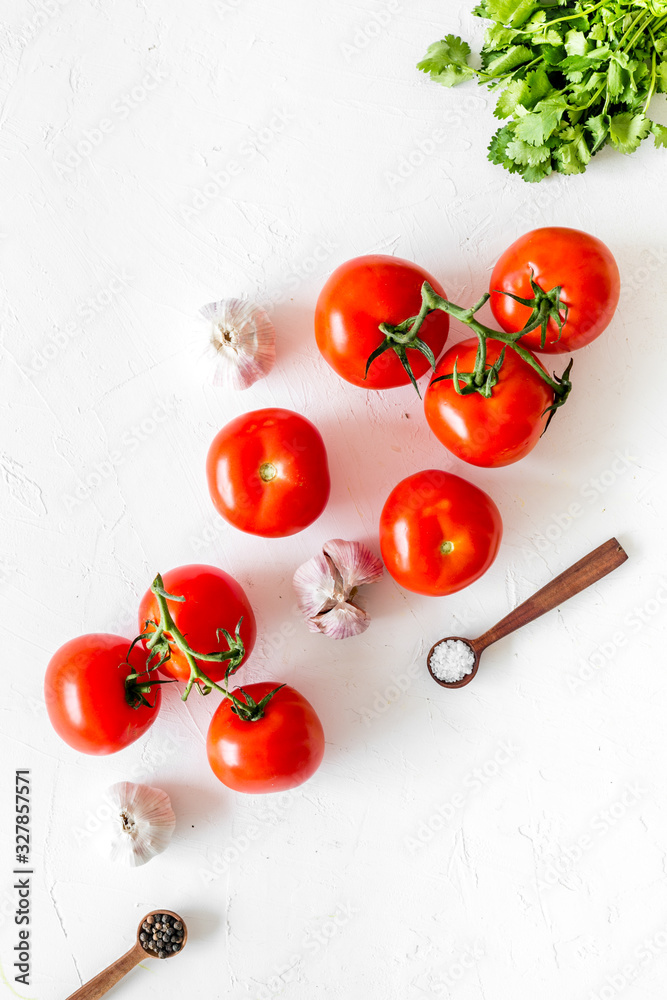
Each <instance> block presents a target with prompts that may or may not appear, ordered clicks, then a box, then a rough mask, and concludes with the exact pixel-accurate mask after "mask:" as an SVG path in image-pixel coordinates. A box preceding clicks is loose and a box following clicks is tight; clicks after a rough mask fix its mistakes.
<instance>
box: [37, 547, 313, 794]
mask: <svg viewBox="0 0 667 1000" xmlns="http://www.w3.org/2000/svg"><path fill="white" fill-rule="evenodd" d="M158 579H159V586H158V585H157V584H156V583H154V584H153V586H152V587H151V588H150V589H149V590H147V591H146V593H145V595H144V597H143V598H142V600H141V603H140V606H139V629H140V632H141V636H140V638H139V639H137V640H135V641H134V642H133V643H131V642H130V640H129V639H126V638H124V637H122V636H118V635H108V634H104V633H93V634H89V635H83V636H79V637H77V638H76V639H71V640H70V641H69V642H67V643H65V645H64V646H61V648H60V649H59V650H58V651H57V652H56V653H55V654H54V656H53V657H52V658H51V661H50V662H49V665H48V667H47V670H46V678H45V694H46V707H47V711H48V714H49V718H50V719H51V723H52V725H53V727H54V729H55V730H56V732H57V733H58V735H59V736H60V737H61V738H62V739H63V740H64V741H65V742H66V743H68V744H69V745H70V746H71V747H73V748H74V749H75V750H78V751H79V752H81V753H87V754H110V753H115V752H116V751H118V750H122V749H123V748H124V747H127V746H129V745H130V744H131V743H134V741H135V740H137V739H139V737H141V736H142V735H143V734H144V733H145V732H146V731H147V730H148V729H149V728H150V727H151V726H152V725H153V723H154V722H155V720H156V718H157V716H158V713H159V711H160V707H161V702H162V694H161V684H163V683H171V682H173V683H180V684H185V686H186V687H185V690H186V691H187V692H188V693H189V689H190V687H192V686H195V685H196V686H197V687H198V688H199V690H200V691H201V693H203V694H208V693H210V692H211V691H213V690H217V691H220V692H221V693H222V694H223V696H224V697H223V700H222V701H221V703H220V705H219V706H218V708H217V710H216V712H215V713H214V715H213V717H212V719H211V723H210V726H209V730H208V736H207V744H206V749H207V755H208V760H209V764H210V765H211V768H212V770H213V772H214V774H215V775H216V776H217V777H218V778H219V779H220V781H221V782H223V784H225V785H227V786H228V787H229V788H233V789H236V790H237V791H242V792H251V793H259V792H277V791H285V790H286V789H289V788H293V787H295V786H296V785H299V784H301V783H302V782H303V781H306V780H307V779H308V778H309V777H310V776H311V775H312V774H313V773H314V772H315V771H316V770H317V768H318V767H319V765H320V763H321V761H322V757H323V755H324V733H323V730H322V725H321V723H320V720H319V718H318V716H317V714H316V712H315V710H314V709H313V707H312V705H311V704H310V703H309V702H308V701H307V700H306V698H304V697H303V695H301V694H299V692H298V691H296V690H295V689H294V688H292V687H289V686H288V685H280V686H279V687H276V686H275V685H274V684H271V683H268V682H259V683H255V684H249V685H247V686H246V687H244V688H236V689H234V690H232V689H230V688H229V685H228V681H229V678H230V677H231V676H232V674H234V673H235V672H236V671H237V670H238V669H239V667H240V666H241V665H242V664H243V663H244V662H245V661H246V659H247V658H248V657H249V656H250V654H251V653H252V649H253V646H254V644H255V639H256V636H257V627H256V622H255V614H254V612H253V609H252V607H251V605H250V602H249V600H248V597H247V595H246V593H245V591H244V590H243V588H242V587H241V586H240V584H239V583H238V582H237V581H236V580H234V579H233V577H231V576H230V575H229V574H228V573H225V572H224V571H223V570H221V569H218V568H217V567H215V566H203V565H191V566H181V567H178V568H177V569H173V570H171V571H170V572H168V573H165V575H164V578H163V577H159V578H158ZM167 595H168V596H167ZM161 626H162V627H166V628H168V629H169V631H168V632H167V633H166V635H165V636H164V639H163V642H164V646H165V649H166V650H168V652H167V655H166V656H164V657H163V656H159V657H158V658H157V669H152V667H151V660H152V658H153V656H154V655H155V653H156V650H158V649H159V646H158V645H157V644H156V642H155V640H156V638H161V637H162V634H161ZM232 633H233V636H232ZM186 637H187V638H186ZM198 651H206V652H198ZM269 704H270V711H268V710H267V709H268V706H269Z"/></svg>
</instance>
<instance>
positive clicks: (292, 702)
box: [206, 681, 324, 795]
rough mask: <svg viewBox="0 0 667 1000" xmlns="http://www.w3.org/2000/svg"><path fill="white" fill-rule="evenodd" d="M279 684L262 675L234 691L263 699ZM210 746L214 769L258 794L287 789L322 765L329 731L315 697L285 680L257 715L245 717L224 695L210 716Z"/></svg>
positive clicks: (225, 780)
mask: <svg viewBox="0 0 667 1000" xmlns="http://www.w3.org/2000/svg"><path fill="white" fill-rule="evenodd" d="M275 687H276V685H275V684H272V683H270V682H266V681H263V682H260V683H257V684H248V685H246V687H244V688H237V689H236V690H235V691H234V692H233V694H234V695H235V696H236V697H238V698H241V699H243V700H246V701H247V699H248V696H249V697H250V698H251V699H253V700H254V701H255V702H257V703H259V702H260V701H261V700H262V699H263V698H265V697H266V696H267V695H268V694H269V693H270V692H271V691H272V690H274V689H275ZM206 750H207V753H208V760H209V763H210V765H211V768H212V770H213V773H214V774H215V775H216V777H217V778H218V779H219V780H220V781H221V782H222V783H223V784H224V785H227V787H228V788H233V789H235V790H236V791H238V792H249V793H251V794H253V795H254V794H257V793H261V792H283V791H286V790H287V789H289V788H296V786H297V785H300V784H302V783H303V782H304V781H307V780H308V778H310V777H311V775H313V774H314V773H315V771H316V770H317V768H318V767H319V766H320V763H321V762H322V757H323V756H324V731H323V729H322V723H321V722H320V720H319V718H318V716H317V714H316V712H315V709H314V708H313V706H312V705H311V704H310V702H309V701H307V700H306V699H305V698H304V697H303V695H301V694H299V692H298V691H295V689H294V688H292V687H289V686H287V685H285V686H283V687H281V688H280V690H279V691H277V692H276V693H275V694H274V695H273V697H272V698H271V699H270V701H269V702H268V704H267V705H266V707H265V709H264V714H263V715H262V716H261V717H260V718H257V719H255V720H254V721H248V720H246V719H242V718H240V717H239V716H238V714H237V713H236V712H235V711H234V709H233V708H232V702H230V701H229V700H227V699H225V700H224V701H223V702H222V703H221V705H220V706H219V707H218V709H217V710H216V712H215V715H214V716H213V718H212V719H211V724H210V727H209V731H208V737H207V741H206Z"/></svg>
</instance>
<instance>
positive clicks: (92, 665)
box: [44, 632, 162, 754]
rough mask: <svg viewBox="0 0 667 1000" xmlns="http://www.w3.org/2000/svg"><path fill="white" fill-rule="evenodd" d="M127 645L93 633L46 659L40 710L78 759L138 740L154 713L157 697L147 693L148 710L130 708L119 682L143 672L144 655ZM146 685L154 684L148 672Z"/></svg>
mask: <svg viewBox="0 0 667 1000" xmlns="http://www.w3.org/2000/svg"><path fill="white" fill-rule="evenodd" d="M129 647H130V640H129V639H123V637H122V636H120V635H107V634H105V633H101V632H97V633H94V634H91V635H81V636H79V637H78V638H77V639H70V641H69V642H66V643H65V645H64V646H61V647H60V649H59V650H58V651H57V652H56V653H54V655H53V656H52V657H51V660H50V662H49V665H48V667H47V668H46V676H45V678H44V696H45V699H46V710H47V712H48V715H49V719H50V720H51V725H52V726H53V728H54V729H55V731H56V732H57V733H58V736H60V738H61V739H63V740H64V741H65V743H68V744H69V746H71V747H73V748H74V749H75V750H79V751H80V752H81V753H90V754H109V753H116V751H117V750H122V749H123V747H127V746H129V745H130V743H134V741H135V740H138V739H139V737H140V736H142V735H143V734H144V733H145V732H146V730H147V729H149V728H150V727H151V726H152V725H153V723H154V722H155V720H156V718H157V714H158V712H159V710H160V702H161V697H162V696H161V691H160V688H159V687H154V688H151V690H150V692H149V693H147V694H146V698H147V699H148V701H149V702H150V703H151V704H152V706H153V707H152V708H149V707H148V706H147V705H139V707H138V708H132V707H131V705H130V702H129V700H128V696H127V691H126V686H125V678H126V677H128V676H129V675H130V674H131V673H132V672H133V670H135V671H136V672H137V673H142V672H143V671H145V669H146V660H147V654H146V653H145V652H144V650H143V649H141V648H140V647H138V646H135V647H134V648H133V650H132V652H131V653H130V656H129V663H130V664H131V666H128V664H127V651H128V649H129ZM149 677H150V680H153V681H155V680H157V679H158V674H157V673H156V671H152V672H151V673H150V675H149ZM148 679H149V678H148V677H146V678H142V680H148Z"/></svg>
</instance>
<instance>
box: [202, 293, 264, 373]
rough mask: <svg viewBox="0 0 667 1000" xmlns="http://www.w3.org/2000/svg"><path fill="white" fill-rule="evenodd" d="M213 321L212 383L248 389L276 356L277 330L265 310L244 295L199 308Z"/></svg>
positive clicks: (211, 343)
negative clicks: (243, 296)
mask: <svg viewBox="0 0 667 1000" xmlns="http://www.w3.org/2000/svg"><path fill="white" fill-rule="evenodd" d="M201 315H202V316H203V317H204V319H208V320H210V321H211V323H212V328H211V339H210V346H209V352H210V353H211V354H212V355H213V359H214V370H213V385H217V386H222V387H223V388H229V389H248V388H249V387H250V386H251V385H252V384H253V383H254V382H257V381H258V380H259V379H260V378H265V377H266V376H267V375H268V374H269V372H270V371H271V369H272V368H273V365H274V363H275V360H276V331H275V329H274V327H273V323H272V322H271V320H270V319H269V317H268V315H267V313H266V312H265V311H264V310H263V309H260V308H259V306H254V305H253V304H252V303H251V302H247V301H246V300H245V299H224V300H223V301H222V302H211V303H210V304H209V305H207V306H204V307H203V308H202V310H201Z"/></svg>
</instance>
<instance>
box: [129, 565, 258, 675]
mask: <svg viewBox="0 0 667 1000" xmlns="http://www.w3.org/2000/svg"><path fill="white" fill-rule="evenodd" d="M162 582H163V585H164V589H165V591H166V592H167V593H168V594H172V595H173V596H174V597H181V598H184V600H182V601H175V600H168V599H167V607H168V609H169V613H170V614H171V616H172V618H173V620H174V623H175V624H176V626H177V627H178V629H179V630H180V631H181V632H182V633H183V635H184V636H185V637H186V639H187V643H188V645H189V646H190V648H191V649H192V650H195V651H197V652H200V653H214V652H218V651H226V650H227V649H228V643H227V640H226V639H225V637H224V635H222V633H221V632H220V631H219V630H221V629H225V630H226V631H227V632H228V633H229V634H230V635H231V636H235V634H236V627H237V625H238V623H239V621H240V622H241V627H240V630H239V636H240V639H241V641H242V642H243V645H244V647H245V654H244V656H243V658H242V659H241V660H240V662H239V666H240V663H243V662H244V661H245V660H246V659H247V658H248V656H250V654H251V652H252V649H253V646H254V645H255V639H256V637H257V626H256V623H255V615H254V612H253V610H252V607H251V604H250V601H249V600H248V598H247V596H246V593H245V591H244V590H243V587H241V585H240V584H239V583H237V582H236V580H235V579H234V578H233V577H232V576H230V575H229V573H225V571H224V570H222V569H219V568H218V567H217V566H206V565H200V564H198V563H195V564H193V565H189V566H179V567H177V568H176V569H172V570H169V572H168V573H165V574H164V576H163V577H162ZM146 622H155V623H156V624H158V625H159V624H160V608H159V604H158V600H157V597H156V596H155V594H154V593H153V591H152V590H147V591H146V593H145V594H144V596H143V597H142V599H141V604H140V606H139V631H140V633H143V632H148V633H151V632H154V631H155V627H154V625H150V624H149V625H148V626H147V627H146ZM166 638H167V639H169V633H168V632H167V634H166ZM149 641H150V639H149ZM169 649H170V656H169V659H167V660H165V661H164V662H163V663H162V664H161V665H160V671H161V672H162V673H163V674H166V675H168V676H170V677H173V678H175V679H176V680H178V681H183V682H184V683H187V682H188V680H189V679H190V665H189V663H188V661H187V658H186V656H185V655H184V653H183V651H182V650H181V649H180V647H179V646H178V645H177V644H176V643H173V642H170V643H169ZM195 660H196V657H195ZM197 662H198V664H199V665H200V666H201V667H202V669H203V670H204V673H205V674H206V675H207V677H210V679H211V680H212V681H219V680H221V679H222V678H223V677H224V676H225V671H226V666H227V665H226V663H225V662H224V661H222V662H215V661H210V660H206V661H204V660H201V661H199V660H197Z"/></svg>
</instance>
